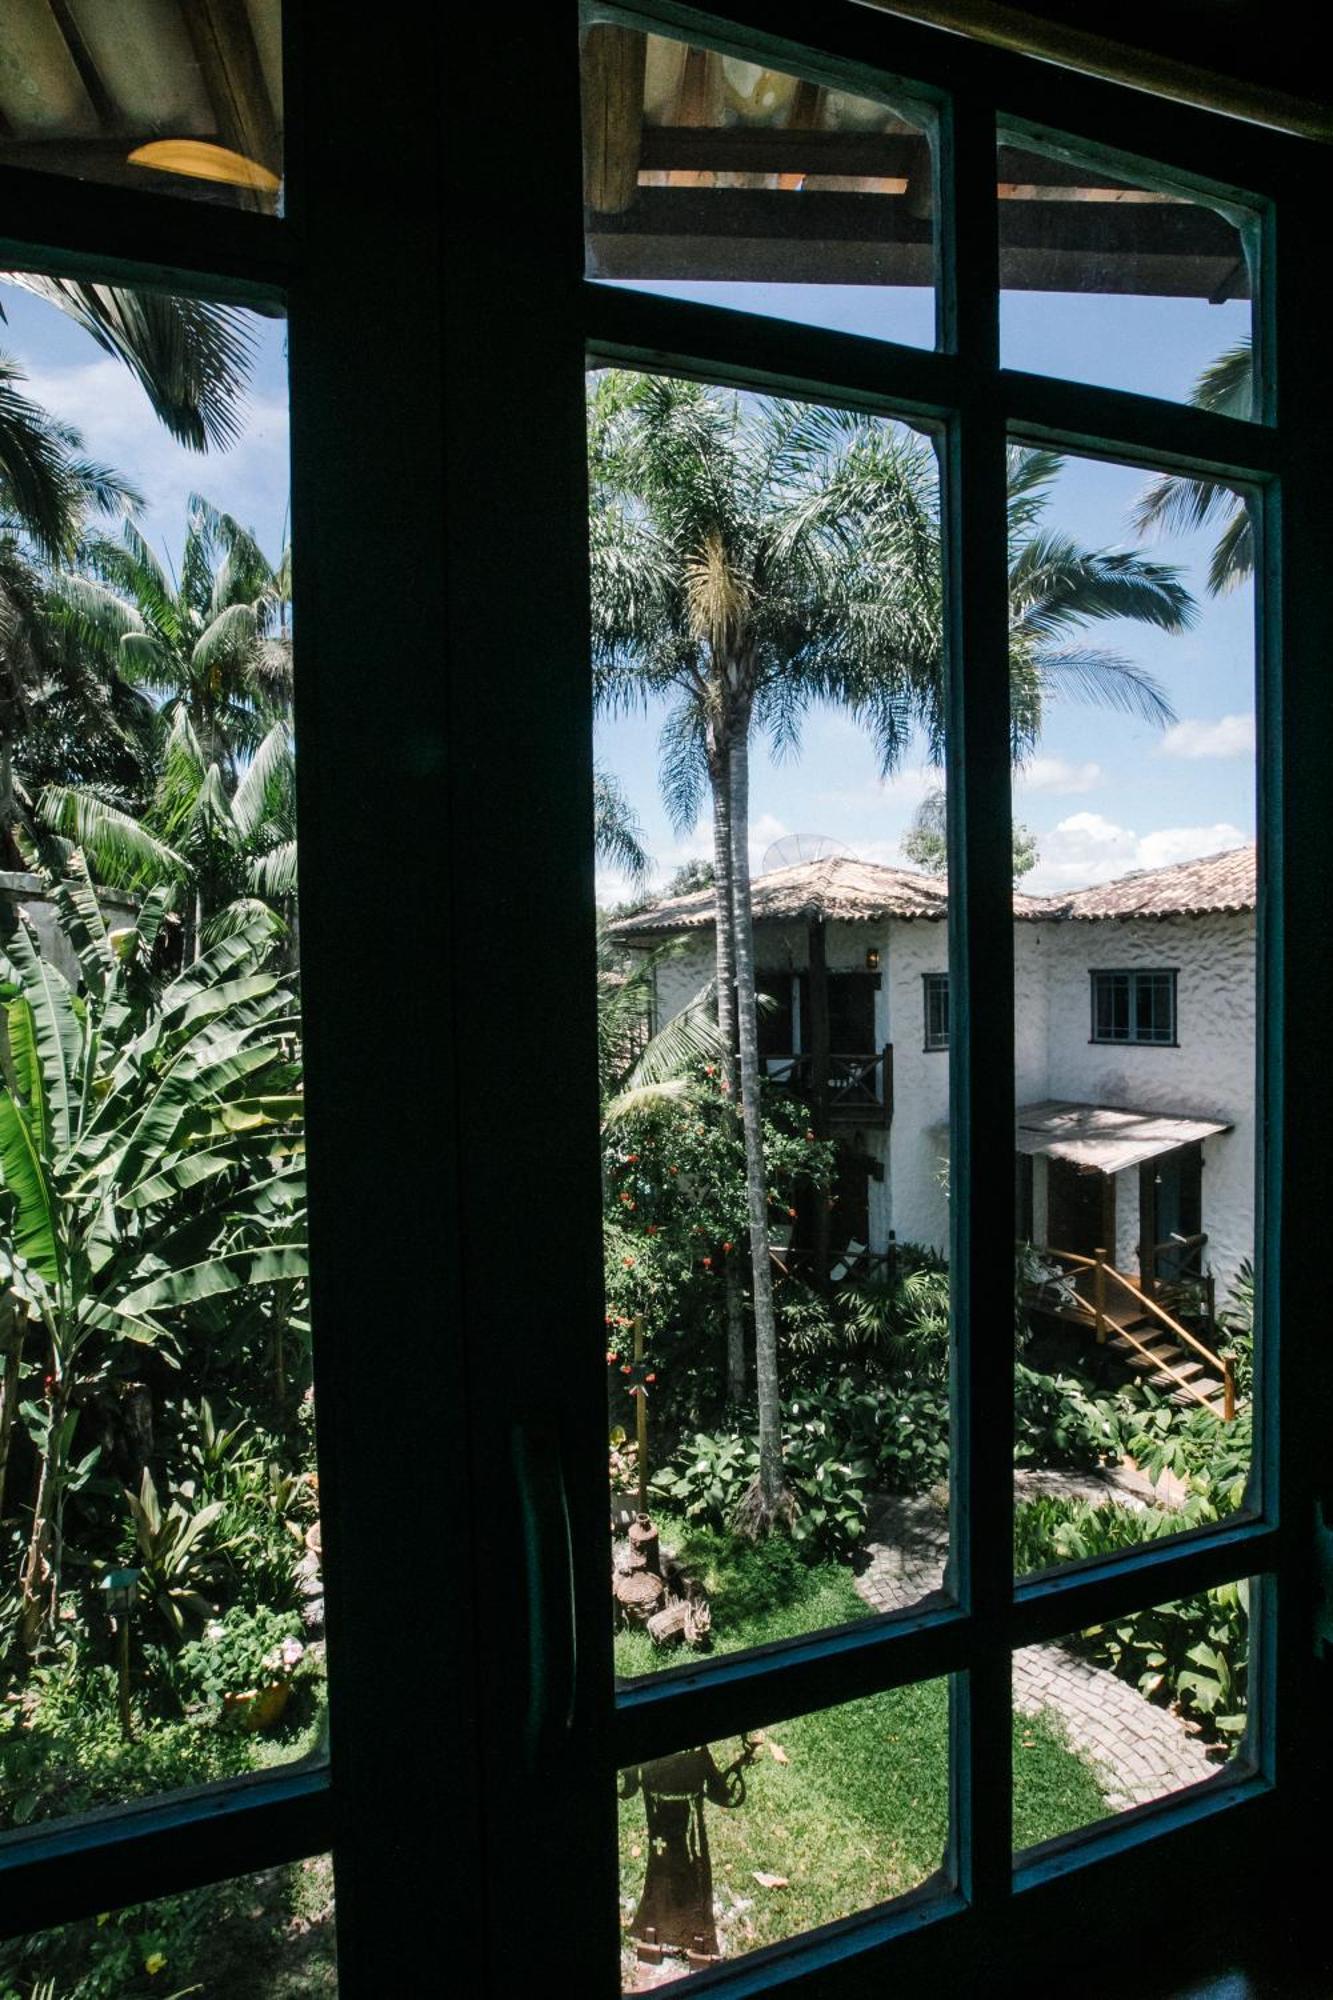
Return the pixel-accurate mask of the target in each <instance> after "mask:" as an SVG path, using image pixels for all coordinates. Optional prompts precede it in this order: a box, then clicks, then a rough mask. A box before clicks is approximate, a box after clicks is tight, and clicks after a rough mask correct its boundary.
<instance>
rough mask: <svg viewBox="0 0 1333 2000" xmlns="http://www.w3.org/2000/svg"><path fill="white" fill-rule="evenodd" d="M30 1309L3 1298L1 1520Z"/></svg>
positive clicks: (0, 1316) (0, 1333)
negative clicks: (10, 1442)
mask: <svg viewBox="0 0 1333 2000" xmlns="http://www.w3.org/2000/svg"><path fill="white" fill-rule="evenodd" d="M27 1327H28V1309H27V1307H26V1306H22V1305H20V1304H19V1302H18V1300H17V1299H16V1298H15V1297H14V1296H13V1294H12V1293H9V1294H8V1295H7V1296H6V1297H5V1298H3V1299H0V1521H2V1520H3V1519H4V1517H5V1481H6V1475H7V1474H8V1471H9V1441H10V1439H11V1437H12V1436H13V1434H14V1411H15V1410H16V1408H17V1407H18V1396H19V1375H20V1373H21V1371H22V1367H23V1341H24V1336H25V1334H26V1332H27Z"/></svg>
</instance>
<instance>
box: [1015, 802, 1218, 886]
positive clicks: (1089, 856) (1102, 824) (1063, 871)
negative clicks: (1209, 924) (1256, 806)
mask: <svg viewBox="0 0 1333 2000" xmlns="http://www.w3.org/2000/svg"><path fill="white" fill-rule="evenodd" d="M1248 838H1249V836H1248V835H1247V834H1245V833H1243V832H1242V831H1241V829H1240V828H1239V827H1238V826H1233V825H1232V824H1231V823H1230V821H1229V820H1218V821H1216V822H1215V823H1214V824H1213V825H1212V826H1169V827H1159V828H1157V829H1156V830H1155V831H1154V832H1152V833H1145V834H1139V833H1136V832H1135V831H1134V829H1133V828H1132V827H1127V826H1118V825H1117V824H1116V822H1115V821H1114V820H1110V819H1107V818H1106V817H1105V815H1104V814H1102V813H1092V812H1079V813H1071V814H1070V816H1069V818H1068V819H1062V820H1061V821H1060V823H1059V825H1058V826H1056V827H1054V828H1053V829H1052V831H1051V832H1050V833H1044V834H1042V836H1041V838H1040V842H1039V849H1038V857H1039V858H1038V861H1037V865H1036V867H1035V868H1034V869H1033V870H1032V873H1031V874H1030V875H1028V876H1025V877H1024V880H1023V884H1022V886H1023V888H1024V889H1025V890H1026V891H1027V892H1028V893H1029V894H1031V895H1034V896H1052V895H1057V894H1059V893H1060V892H1061V891H1062V890H1066V889H1087V888H1091V887H1092V886H1093V885H1094V884H1097V883H1100V882H1111V881H1114V880H1115V879H1116V877H1117V876H1120V875H1128V874H1130V873H1131V872H1132V871H1133V870H1135V869H1138V868H1165V867H1168V866H1170V864H1171V863H1173V862H1176V861H1197V860H1198V859H1199V857H1200V856H1201V855H1204V854H1217V853H1220V852H1221V850H1222V849H1223V848H1227V847H1243V846H1245V844H1246V842H1247V840H1248Z"/></svg>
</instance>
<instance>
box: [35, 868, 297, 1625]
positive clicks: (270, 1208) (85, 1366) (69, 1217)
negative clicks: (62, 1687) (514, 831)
mask: <svg viewBox="0 0 1333 2000" xmlns="http://www.w3.org/2000/svg"><path fill="white" fill-rule="evenodd" d="M54 895H55V900H56V904H57V908H58V912H59V915H60V920H61V924H62V928H63V929H64V931H65V935H66V937H67V938H68V940H69V942H70V944H71V946H72V948H73V949H74V950H75V952H76V954H77V956H78V960H79V964H80V968H81V972H82V984H81V991H80V993H79V994H78V995H76V994H75V993H74V992H73V991H72V990H71V988H70V986H69V984H68V983H67V981H66V980H65V979H64V978H63V977H62V975H61V974H60V972H59V970H58V969H57V968H56V967H55V966H54V965H52V964H51V963H50V961H48V960H47V959H44V958H43V957H42V956H41V955H40V953H39V951H38V948H37V943H36V938H35V934H34V932H33V931H32V929H31V926H30V925H29V923H28V920H27V918H26V917H25V916H23V915H22V913H21V912H16V911H14V910H12V909H11V907H10V906H9V905H8V903H3V904H0V921H3V922H5V923H7V924H8V926H9V928H8V932H7V935H6V936H5V938H4V942H3V950H2V951H0V1003H3V1010H4V1026H5V1029H6V1051H5V1055H4V1065H3V1069H4V1073H3V1082H2V1084H0V1284H7V1285H8V1287H9V1289H10V1290H11V1291H12V1293H13V1295H14V1297H15V1298H16V1299H17V1300H18V1301H19V1303H21V1304H22V1305H23V1306H24V1307H25V1309H26V1312H27V1315H28V1317H29V1319H30V1320H32V1321H35V1322H36V1323H37V1330H38V1331H37V1339H36V1342H35V1343H34V1344H35V1345H36V1347H37V1349H38V1351H39V1353H40V1356H41V1361H40V1365H41V1367H42V1369H43V1374H42V1393H41V1397H40V1399H39V1400H35V1401H34V1402H33V1403H32V1404H31V1406H30V1407H29V1408H28V1409H27V1410H25V1416H26V1417H27V1420H28V1424H29V1428H30V1430H31V1432H32V1434H33V1437H34V1442H35V1443H36V1445H37V1450H38V1468H39V1469H38V1484H37V1496H36V1501H35V1504H34V1509H33V1520H32V1530H31V1535H30V1538H29V1542H28V1547H27V1552H26V1555H25V1558H24V1563H23V1572H22V1579H21V1589H22V1598H23V1609H22V1620H21V1630H22V1638H23V1642H24V1644H25V1646H26V1647H27V1649H28V1651H29V1652H32V1651H33V1650H34V1649H35V1648H36V1646H37V1644H38V1643H39V1641H40V1639H41V1638H42V1636H43V1634H49V1633H50V1632H51V1631H52V1630H53V1629H54V1626H55V1623H56V1619H57V1615H58V1610H59V1602H60V1590H61V1575H62V1558H63V1524H64V1512H65V1502H66V1498H67V1496H68V1494H69V1492H70V1490H71V1485H72V1482H77V1481H78V1480H79V1479H80V1478H81V1477H83V1476H84V1475H85V1471H86V1470H87V1469H90V1468H87V1466H86V1461H85V1462H84V1464H83V1465H76V1464H75V1462H74V1460H73V1451H74V1440H75V1435H76V1432H77V1429H78V1412H79V1409H80V1406H81V1404H82V1402H83V1401H84V1400H85V1399H86V1398H87V1397H88V1396H89V1395H91V1394H92V1393H93V1392H95V1391H96V1389H97V1388H98V1386H99V1385H100V1384H102V1383H103V1382H105V1381H106V1380H108V1379H109V1378H111V1377H112V1376H113V1375H114V1374H115V1373H116V1371H117V1370H119V1369H122V1368H123V1367H124V1366H125V1364H126V1359H127V1357H128V1355H130V1354H132V1353H134V1352H136V1350H137V1351H138V1352H139V1354H140V1355H142V1353H143V1351H144V1350H148V1351H149V1352H151V1353H154V1354H156V1355H158V1356H160V1357H161V1358H162V1359H163V1360H165V1361H169V1362H178V1361H179V1358H180V1355H181V1352H182V1349H183V1346H184V1344H185V1339H186V1335H187V1333H188V1313H189V1309H190V1308H191V1307H193V1306H195V1305H196V1304H198V1303H199V1302H200V1301H205V1300H213V1301H215V1300H217V1299H219V1298H221V1297H223V1296H225V1295H227V1294H229V1293H233V1292H237V1291H241V1290H243V1289H246V1288H254V1287H257V1286H264V1285H271V1284H275V1283H279V1282H285V1281H299V1280H301V1279H303V1278H304V1276H305V1271H306V1256H305V1248H304V1242H303V1240H302V1239H303V1236H304V1230H303V1226H302V1223H303V1217H304V1178H303V1171H302V1161H303V1140H302V1128H301V1097H300V1063H299V1051H298V1031H299V1018H298V1014H297V1003H296V999H295V995H294V993H293V992H292V991H291V990H290V987H289V986H288V985H287V984H286V983H285V982H284V980H283V979H282V977H281V976H280V975H279V973H278V972H276V971H274V970H271V969H270V968H269V959H270V957H271V954H272V949H273V927H272V922H271V919H270V918H269V917H268V916H267V915H266V914H264V913H258V912H249V913H247V914H244V915H242V916H241V917H240V918H238V921H237V924H236V927H235V928H234V930H233V931H232V932H231V934H230V935H229V936H227V937H225V938H223V939H222V940H221V941H220V942H219V943H218V944H217V945H215V946H214V947H213V949H212V950H211V951H209V952H207V953H205V954H204V956H203V957H202V958H200V959H199V960H197V961H196V962H195V964H193V965H192V966H190V967H189V968H188V970H187V971H185V972H184V973H182V974H181V975H179V976H178V977H177V978H176V979H174V980H172V981H171V982H170V983H169V984H168V985H167V986H166V987H165V988H164V989H162V990H161V991H159V990H157V988H156V984H155V979H154V974H153V952H154V947H155V944H156V940H157V937H158V934H159V933H160V931H161V927H162V925H163V923H164V921H165V919H166V916H167V909H168V901H167V897H166V895H165V893H164V892H157V893H154V894H150V895H149V896H148V897H147V898H146V899H145V901H144V905H143V907H142V909H141V911H140V913H139V916H138V919H137V921H136V923H135V924H134V925H133V926H132V927H131V928H129V929H127V930H124V931H119V932H116V933H114V934H113V933H112V932H111V930H110V929H109V927H108V925H107V923H106V921H105V918H104V917H103V914H102V911H101V908H100V905H99V904H98V901H97V897H96V894H95V892H94V891H93V889H92V888H91V886H90V884H89V882H88V880H87V876H86V874H85V873H84V872H83V871H82V869H81V867H80V865H79V864H78V862H77V860H75V861H73V862H72V863H71V873H70V876H69V878H68V879H67V880H65V881H63V882H61V883H59V884H56V885H55V887H54Z"/></svg>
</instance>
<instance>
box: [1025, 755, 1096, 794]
mask: <svg viewBox="0 0 1333 2000" xmlns="http://www.w3.org/2000/svg"><path fill="white" fill-rule="evenodd" d="M1101 782H1102V767H1101V765H1100V764H1094V763H1086V764H1071V763H1070V762H1069V760H1068V758H1066V757H1033V758H1032V759H1031V761H1030V762H1029V763H1027V764H1025V765H1024V766H1023V768H1022V770H1021V771H1019V772H1018V774H1017V778H1016V783H1015V789H1016V790H1017V791H1019V792H1054V793H1056V794H1057V795H1058V794H1061V793H1065V794H1069V793H1075V792H1095V791H1096V789H1097V787H1098V785H1100V784H1101Z"/></svg>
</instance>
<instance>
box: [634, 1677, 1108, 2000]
mask: <svg viewBox="0 0 1333 2000" xmlns="http://www.w3.org/2000/svg"><path fill="white" fill-rule="evenodd" d="M1050 1757H1051V1761H1052V1762H1053V1763H1055V1764H1058V1765H1063V1764H1065V1763H1066V1762H1068V1761H1069V1758H1068V1753H1067V1752H1066V1751H1065V1750H1064V1749H1063V1747H1062V1746H1059V1745H1056V1744H1054V1743H1052V1747H1051V1751H1050ZM619 1791H620V1927H621V1940H622V1949H623V1955H622V1966H623V1979H624V1990H625V1991H626V1992H627V1993H638V1992H643V1991H646V1990H648V1989H650V1988H652V1987H655V1986H658V1985H662V1984H665V1983H667V1982H668V1981H670V1980H672V1979H676V1978H679V1977H680V1976H681V1975H682V1974H684V1973H687V1972H690V1971H694V1970H697V1969H699V1968H700V1967H702V1966H705V1965H709V1964H713V1963H715V1962H716V1961H718V1960H723V1961H726V1960H729V1959H733V1958H739V1957H741V1956H742V1955H743V1954H744V1953H746V1952H750V1951H757V1950H759V1949H760V1948H761V1947H762V1946H763V1945H768V1944H776V1943H778V1942H779V1941H780V1940H781V1939H783V1938H788V1937H794V1936H796V1935H797V1934H798V1933H799V1932H801V1931H808V1930H813V1929H814V1928H815V1926H816V1925H818V1924H827V1923H833V1922H836V1920H837V1919H838V1918H839V1917H847V1916H852V1915H854V1914H855V1913H856V1912H857V1911H860V1910H866V1909H870V1908H873V1907H874V1906H875V1905H876V1904H878V1903H885V1902H889V1901H891V1900H892V1899H893V1898H894V1897H896V1896H901V1895H905V1894H906V1893H907V1892H908V1891H909V1890H912V1889H917V1888H919V1887H920V1886H921V1884H922V1883H923V1882H926V1881H928V1880H929V1878H930V1877H931V1876H932V1875H934V1874H935V1873H936V1872H937V1871H938V1870H939V1869H940V1867H941V1866H942V1864H943V1860H944V1851H945V1843H946V1840H947V1838H948V1830H949V1684H948V1682H947V1681H946V1680H938V1681H925V1682H921V1683H919V1684H918V1685H917V1686H915V1687H905V1688H895V1689H893V1690H892V1691H891V1692H889V1693H886V1694H878V1695H872V1696H871V1697H870V1698H869V1699H868V1700H865V1701H853V1702H847V1703H845V1704H844V1705H843V1706H842V1707H841V1708H829V1709H824V1710H822V1711H821V1712H820V1713H819V1714H817V1715H803V1716H798V1717H797V1718H796V1719H795V1720H793V1721H791V1722H783V1723H777V1724H774V1725H773V1726H772V1727H771V1728H768V1729H764V1730H757V1731H755V1732H754V1733H753V1734H752V1735H749V1736H744V1737H741V1738H739V1739H737V1738H733V1739H731V1740H730V1741H728V1742H724V1743H711V1744H707V1745H705V1746H704V1747H703V1748H701V1749H698V1750H686V1751H683V1752H681V1753H680V1754H679V1755H676V1756H673V1757H664V1758H661V1759H659V1760H658V1761H657V1762H656V1763H654V1764H645V1765H640V1766H637V1767H635V1768H633V1769H631V1770H628V1771H622V1772H621V1774H620V1787H619Z"/></svg>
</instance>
